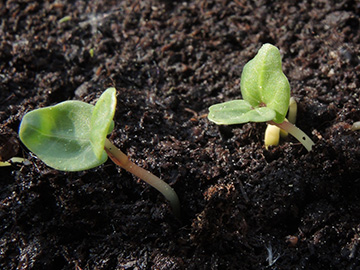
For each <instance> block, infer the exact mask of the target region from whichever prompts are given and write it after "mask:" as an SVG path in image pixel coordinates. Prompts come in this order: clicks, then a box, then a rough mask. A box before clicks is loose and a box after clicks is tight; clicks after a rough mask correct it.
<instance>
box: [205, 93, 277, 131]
mask: <svg viewBox="0 0 360 270" xmlns="http://www.w3.org/2000/svg"><path fill="white" fill-rule="evenodd" d="M275 115H276V113H275V111H274V110H272V109H270V108H268V107H259V108H255V109H254V108H252V106H251V105H250V103H249V102H247V101H245V100H241V99H239V100H232V101H227V102H224V103H219V104H215V105H212V106H210V108H209V115H208V118H209V120H210V121H212V122H214V123H215V124H218V125H233V124H243V123H247V122H264V121H270V120H272V119H274V117H275Z"/></svg>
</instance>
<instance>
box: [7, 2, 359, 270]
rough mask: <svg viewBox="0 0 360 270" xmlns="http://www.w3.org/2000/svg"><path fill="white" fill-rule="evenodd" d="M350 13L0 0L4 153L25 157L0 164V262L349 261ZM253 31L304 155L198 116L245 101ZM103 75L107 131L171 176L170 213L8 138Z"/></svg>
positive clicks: (207, 264) (333, 264) (223, 265)
mask: <svg viewBox="0 0 360 270" xmlns="http://www.w3.org/2000/svg"><path fill="white" fill-rule="evenodd" d="M294 3H295V4H294ZM359 14H360V4H359V1H351V0H344V1H329V0H328V1H325V0H324V1H311V0H302V1H265V0H263V1H261V0H259V1H243V0H234V1H220V0H219V1H211V0H208V1H207V0H201V1H200V0H198V1H197V0H194V1H160V0H159V1H155V0H153V1H104V0H103V1H98V0H94V1H65V0H59V1H31V0H21V1H20V0H16V1H15V0H14V1H11V0H9V1H6V0H5V1H1V3H0V16H1V27H0V69H1V74H0V127H1V141H2V142H3V143H4V144H5V145H6V149H5V148H2V153H1V155H2V156H3V158H4V159H6V158H10V157H11V156H14V155H15V156H20V157H24V158H26V159H27V160H28V161H29V162H28V163H25V164H23V165H22V164H13V165H12V166H10V167H3V168H1V169H0V170H1V181H0V188H1V193H0V200H1V211H0V214H1V216H0V236H1V240H0V266H1V269H77V270H80V269H359V268H360V195H359V191H360V176H359V175H360V163H359V160H360V143H359V142H360V132H359V131H351V129H350V127H351V125H352V123H353V122H355V121H359V120H360V108H359V94H360V90H359V87H360V81H359V72H360V59H359V52H360V34H359V25H360V21H359V20H360V18H359ZM66 16H69V17H66ZM63 18H65V19H63ZM67 18H68V19H67ZM266 42H270V43H272V44H274V45H276V46H277V47H278V48H279V49H280V50H281V54H282V56H283V69H284V72H285V74H286V75H287V76H288V78H289V81H290V84H291V87H292V90H291V92H292V96H294V97H295V98H296V100H297V101H298V107H299V113H298V119H297V126H298V127H300V128H301V129H302V130H303V131H304V132H305V133H307V134H308V135H309V136H310V137H311V138H312V139H313V140H314V142H315V147H314V149H313V151H311V152H309V153H308V152H307V151H306V150H305V149H304V148H303V147H302V145H300V144H299V143H298V142H297V141H296V140H294V139H293V138H287V139H285V140H283V141H282V142H281V144H280V145H279V146H277V147H272V148H270V149H269V150H268V151H267V150H265V148H264V146H263V134H264V130H265V126H266V125H265V124H264V123H257V124H253V123H249V124H245V125H236V126H228V127H221V126H220V127H219V126H216V125H214V124H213V123H210V122H209V121H208V120H207V118H206V114H207V112H208V110H207V108H208V107H209V106H210V105H212V104H215V103H218V102H223V101H226V100H231V99H237V98H241V93H240V86H239V81H240V75H241V71H242V68H243V66H244V64H245V63H246V62H247V61H249V60H250V59H251V58H252V57H253V56H254V55H255V54H256V52H257V50H258V49H259V48H260V47H261V45H262V44H263V43H266ZM109 86H115V87H116V88H117V93H118V96H117V99H118V105H117V111H116V117H115V123H116V127H115V131H114V132H113V134H112V135H111V138H110V139H111V140H112V141H113V142H114V143H115V144H116V145H117V146H119V147H120V148H121V149H122V150H123V151H124V152H126V153H127V154H128V155H129V156H130V157H131V159H132V160H134V161H135V162H136V163H138V164H139V165H141V166H142V167H144V168H147V169H148V170H150V171H151V172H153V173H154V174H156V175H159V176H160V177H161V178H162V179H164V180H165V181H166V182H168V183H170V184H171V185H172V186H173V187H174V189H175V190H176V192H177V193H178V195H179V197H180V199H181V202H182V213H183V215H182V218H181V220H178V219H176V218H175V217H174V216H173V214H172V213H171V211H170V208H169V206H168V204H167V202H166V201H165V199H164V198H163V196H162V195H161V194H159V193H158V192H157V191H156V190H154V189H153V188H151V187H149V186H148V185H147V184H145V183H143V182H142V181H140V180H138V179H136V178H135V177H134V176H132V175H131V174H129V173H127V172H126V171H123V170H120V169H119V168H117V167H116V166H115V165H114V164H112V163H111V162H110V161H108V162H106V163H105V164H104V165H102V166H100V167H98V168H96V169H92V170H89V171H84V172H77V173H66V172H59V171H56V170H53V169H51V168H49V167H47V166H46V165H45V164H44V163H43V162H42V161H41V160H39V159H37V158H36V156H34V155H33V154H32V153H31V152H29V151H28V150H27V149H26V148H25V147H24V146H23V145H22V144H21V143H20V142H18V141H17V139H16V138H17V130H18V127H19V123H20V121H21V119H22V117H23V115H24V114H25V113H26V112H28V111H30V110H32V109H34V108H38V107H43V106H49V105H53V104H56V103H58V102H61V101H64V100H69V99H78V100H82V101H85V102H89V103H92V104H94V103H95V102H96V99H97V98H98V97H99V96H100V95H101V93H102V92H103V91H104V90H105V89H106V88H107V87H109ZM270 253H271V254H270Z"/></svg>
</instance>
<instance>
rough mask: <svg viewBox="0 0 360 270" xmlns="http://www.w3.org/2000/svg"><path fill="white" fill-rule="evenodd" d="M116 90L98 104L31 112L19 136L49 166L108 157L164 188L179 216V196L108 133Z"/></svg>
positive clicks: (87, 164) (82, 165) (83, 165)
mask: <svg viewBox="0 0 360 270" xmlns="http://www.w3.org/2000/svg"><path fill="white" fill-rule="evenodd" d="M115 108H116V90H115V88H108V89H107V90H106V91H105V92H104V93H103V94H102V95H101V97H100V98H99V100H98V101H97V103H96V104H95V106H93V105H91V104H87V103H84V102H81V101H74V100H72V101H65V102H62V103H59V104H57V105H55V106H50V107H46V108H40V109H37V110H34V111H31V112H29V113H27V114H26V115H25V116H24V118H23V119H22V121H21V124H20V129H19V136H20V139H21V141H22V142H23V143H24V145H25V146H26V147H27V148H29V149H30V150H31V151H32V152H34V153H35V154H36V155H37V156H38V157H39V158H40V159H41V160H42V161H44V162H45V163H46V164H47V165H48V166H50V167H52V168H54V169H57V170H62V171H82V170H87V169H91V168H94V167H97V166H99V165H101V164H103V163H104V162H105V161H106V160H107V158H108V156H109V157H110V159H111V160H112V161H113V162H114V163H115V164H117V165H119V166H121V167H122V168H124V169H125V170H127V171H129V172H131V173H133V174H134V175H136V176H137V177H139V178H141V179H142V180H144V181H145V182H146V183H148V184H150V185H151V186H153V187H154V188H156V189H157V190H158V191H160V192H161V193H162V194H163V195H164V196H165V198H166V199H167V200H169V202H170V205H171V206H172V209H173V211H174V214H175V215H176V216H178V217H179V216H180V203H179V198H178V196H177V195H176V193H175V191H174V190H173V189H172V188H171V187H170V186H169V185H168V184H167V183H165V182H164V181H162V180H161V179H160V178H158V177H156V176H155V175H153V174H151V173H150V172H148V171H146V170H144V169H142V168H140V167H139V166H137V165H136V164H134V163H133V162H131V161H130V160H129V158H128V156H127V155H125V154H124V153H123V152H122V151H121V150H120V149H118V148H116V147H115V146H114V145H113V144H112V143H111V142H110V141H109V140H108V139H107V138H106V136H107V135H108V134H110V133H111V132H112V130H113V128H114V122H113V118H114V114H115Z"/></svg>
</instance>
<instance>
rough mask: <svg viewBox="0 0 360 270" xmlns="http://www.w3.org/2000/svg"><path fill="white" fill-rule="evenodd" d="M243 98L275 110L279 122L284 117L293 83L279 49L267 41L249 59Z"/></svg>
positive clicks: (243, 78) (246, 66) (257, 105)
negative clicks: (290, 82)
mask: <svg viewBox="0 0 360 270" xmlns="http://www.w3.org/2000/svg"><path fill="white" fill-rule="evenodd" d="M240 86H241V93H242V96H243V99H244V100H246V101H248V102H249V103H250V104H251V106H253V107H254V108H257V107H260V106H266V107H267V108H270V109H273V110H274V111H275V112H276V117H275V118H274V119H273V121H274V122H276V123H281V122H283V121H284V119H285V116H286V113H287V110H288V106H289V99H290V84H289V81H288V79H287V78H286V76H285V75H284V73H283V72H282V67H281V56H280V52H279V50H278V49H277V48H276V47H275V46H273V45H271V44H264V45H263V46H262V47H261V48H260V50H259V52H258V53H257V55H256V56H255V57H254V58H253V59H252V60H250V61H249V62H248V63H247V64H246V65H245V66H244V69H243V72H242V75H241V82H240Z"/></svg>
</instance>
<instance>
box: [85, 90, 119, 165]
mask: <svg viewBox="0 0 360 270" xmlns="http://www.w3.org/2000/svg"><path fill="white" fill-rule="evenodd" d="M115 108H116V90H115V88H113V87H112V88H108V89H107V90H106V91H105V92H104V93H103V94H102V95H101V97H100V98H99V100H98V101H97V102H96V104H95V109H94V111H93V113H92V116H91V123H90V127H91V128H90V129H91V134H90V141H91V145H92V147H93V151H94V153H95V155H96V157H98V158H99V159H100V158H101V156H102V155H104V154H106V152H105V150H104V145H105V139H106V135H107V134H109V133H111V131H112V130H113V128H114V121H113V120H112V119H113V118H114V114H115Z"/></svg>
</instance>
